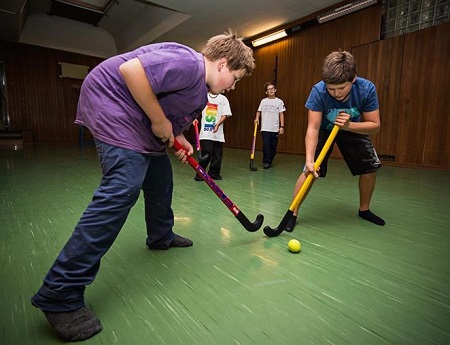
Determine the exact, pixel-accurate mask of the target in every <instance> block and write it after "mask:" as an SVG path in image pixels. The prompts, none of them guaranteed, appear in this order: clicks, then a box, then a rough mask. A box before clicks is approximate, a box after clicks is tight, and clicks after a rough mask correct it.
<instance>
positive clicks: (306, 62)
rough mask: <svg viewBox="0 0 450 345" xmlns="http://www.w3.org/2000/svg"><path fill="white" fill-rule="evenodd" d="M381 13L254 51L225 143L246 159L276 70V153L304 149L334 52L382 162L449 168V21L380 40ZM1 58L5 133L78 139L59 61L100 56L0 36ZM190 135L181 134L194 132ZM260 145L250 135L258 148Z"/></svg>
mask: <svg viewBox="0 0 450 345" xmlns="http://www.w3.org/2000/svg"><path fill="white" fill-rule="evenodd" d="M381 18H382V9H381V5H377V6H372V7H370V8H367V9H365V10H362V11H359V12H356V13H353V14H351V15H347V16H345V17H342V18H339V19H336V20H334V21H331V22H328V23H325V24H322V25H319V24H317V25H316V26H313V27H309V28H307V29H306V30H305V31H304V32H299V33H297V34H294V35H292V36H289V37H287V38H286V39H283V40H280V41H277V42H274V43H272V44H268V45H266V46H262V47H260V48H258V49H255V60H256V65H257V67H256V69H255V71H254V73H253V75H252V76H250V77H248V78H244V79H243V80H242V81H240V82H239V83H237V85H236V90H234V91H232V92H230V93H228V94H227V97H228V98H229V100H230V104H231V108H232V111H233V116H232V117H231V118H230V119H229V120H227V121H226V123H225V137H226V146H227V147H233V148H241V149H248V150H249V155H250V147H251V143H252V137H253V120H254V117H255V113H256V110H257V107H258V105H259V102H260V101H261V99H262V98H263V97H265V94H264V90H263V85H264V83H265V82H266V81H269V80H274V79H275V69H276V79H277V83H278V85H277V87H278V93H277V95H278V97H280V98H281V99H283V100H284V102H285V104H286V107H287V111H286V124H285V125H286V134H285V135H284V136H282V137H280V141H279V146H278V150H279V152H284V153H292V154H299V155H302V154H304V152H305V145H304V136H305V133H306V126H307V111H306V109H305V108H304V104H305V101H306V98H307V97H308V95H309V92H310V90H311V87H312V85H313V84H315V83H316V82H318V81H319V80H320V78H321V67H322V61H323V58H324V57H325V56H326V55H327V54H328V53H329V52H331V51H333V50H336V49H339V48H341V49H345V50H349V51H351V52H352V53H353V54H354V55H355V57H356V59H357V61H358V74H359V75H361V76H362V77H366V78H368V79H370V80H372V81H373V82H374V83H375V84H376V86H377V90H378V96H379V101H380V112H381V121H382V127H381V131H380V132H379V133H378V134H377V135H375V136H374V137H373V139H374V143H375V145H376V148H377V151H378V153H379V155H380V157H381V158H382V159H384V160H385V163H386V164H394V165H399V166H409V167H425V168H436V169H449V168H450V138H449V136H450V134H449V133H450V111H449V104H450V88H449V87H448V86H447V83H448V80H450V69H449V63H448V61H449V56H450V23H445V24H441V25H439V26H435V27H431V28H427V29H424V30H421V31H417V32H414V33H410V34H407V35H403V36H398V37H394V38H391V39H388V40H380V28H381ZM0 59H1V60H3V61H4V62H5V68H6V77H7V87H8V105H9V113H10V118H11V130H30V131H32V134H33V140H34V142H35V143H63V142H67V143H74V144H76V143H78V134H79V132H78V127H77V126H75V125H74V123H73V121H74V118H75V112H76V103H77V99H78V93H79V88H80V86H81V80H74V79H61V78H59V77H58V75H59V66H58V62H68V63H75V64H82V65H87V66H90V67H91V68H93V67H94V66H96V65H97V64H98V63H99V62H101V61H102V59H99V58H95V57H89V56H82V55H78V54H74V53H68V52H63V51H58V50H52V49H47V48H41V47H35V46H27V45H20V44H11V43H2V42H0ZM192 132H193V131H192V130H191V131H189V133H188V137H190V138H193V133H192ZM261 147H262V144H261V136H260V135H259V134H258V138H257V150H261ZM335 150H336V151H335V152H334V153H333V155H334V156H339V155H340V154H339V152H338V151H337V149H335ZM258 156H259V157H260V154H259V155H258V153H257V158H256V159H259V157H258ZM301 159H302V158H299V164H301Z"/></svg>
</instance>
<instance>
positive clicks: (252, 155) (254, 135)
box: [250, 122, 258, 171]
mask: <svg viewBox="0 0 450 345" xmlns="http://www.w3.org/2000/svg"><path fill="white" fill-rule="evenodd" d="M257 129H258V122H255V130H254V131H253V143H252V153H251V154H250V170H251V171H257V170H258V168H257V167H255V166H253V161H254V160H255V145H256V131H257Z"/></svg>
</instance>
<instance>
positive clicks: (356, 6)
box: [317, 0, 378, 24]
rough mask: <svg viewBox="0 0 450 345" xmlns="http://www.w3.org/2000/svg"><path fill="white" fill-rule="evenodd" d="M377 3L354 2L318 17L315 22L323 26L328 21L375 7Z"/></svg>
mask: <svg viewBox="0 0 450 345" xmlns="http://www.w3.org/2000/svg"><path fill="white" fill-rule="evenodd" d="M376 3H378V0H361V1H354V2H351V3H349V4H346V5H344V6H341V7H338V8H335V9H334V10H332V11H330V12H327V13H325V14H323V15H320V16H318V17H317V21H318V22H319V23H320V24H323V23H325V22H328V21H330V20H333V19H336V18H339V17H342V16H345V15H347V14H350V13H353V12H356V11H359V10H361V9H363V8H366V7H369V6H372V5H375V4H376Z"/></svg>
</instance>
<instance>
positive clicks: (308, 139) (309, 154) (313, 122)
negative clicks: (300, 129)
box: [305, 110, 322, 172]
mask: <svg viewBox="0 0 450 345" xmlns="http://www.w3.org/2000/svg"><path fill="white" fill-rule="evenodd" d="M321 123H322V112H320V111H313V110H308V128H307V129H306V136H305V146H306V157H305V159H306V162H305V171H309V172H314V154H315V152H316V147H317V143H318V141H319V129H320V124H321Z"/></svg>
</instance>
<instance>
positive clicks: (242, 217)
mask: <svg viewBox="0 0 450 345" xmlns="http://www.w3.org/2000/svg"><path fill="white" fill-rule="evenodd" d="M173 147H174V148H175V150H177V151H179V150H186V149H185V148H184V147H183V146H182V145H181V144H180V143H179V142H178V141H177V140H176V139H175V141H174V143H173ZM187 161H188V163H189V165H190V166H191V167H192V168H193V169H194V170H195V171H196V172H197V175H198V176H200V177H201V178H202V179H203V180H204V181H205V182H206V184H207V185H208V186H209V188H211V190H212V191H213V192H214V193H215V194H216V195H217V196H218V197H219V199H220V200H221V201H222V202H223V203H224V204H225V206H226V207H227V208H228V209H229V210H230V211H231V213H233V214H234V216H235V217H236V218H237V219H238V220H239V222H240V223H241V224H242V225H243V226H244V228H245V229H246V230H247V231H250V232H254V231H257V230H259V228H260V227H261V225H262V223H263V221H264V216H263V215H262V214H258V215H257V216H256V220H255V221H254V222H253V223H252V222H250V220H249V219H248V218H247V217H246V216H245V215H244V214H243V213H242V211H241V210H240V209H239V208H238V207H237V206H236V205H235V204H234V203H233V202H232V201H231V200H230V198H228V196H227V195H226V194H225V193H224V192H223V191H222V189H220V187H219V186H218V185H217V184H216V183H215V182H214V181H213V179H212V178H211V177H210V176H209V175H208V174H207V173H206V171H205V170H204V169H203V168H202V167H201V165H200V164H198V162H197V161H196V160H195V159H194V158H192V157H191V156H188V157H187Z"/></svg>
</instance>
